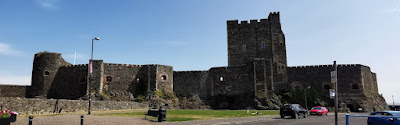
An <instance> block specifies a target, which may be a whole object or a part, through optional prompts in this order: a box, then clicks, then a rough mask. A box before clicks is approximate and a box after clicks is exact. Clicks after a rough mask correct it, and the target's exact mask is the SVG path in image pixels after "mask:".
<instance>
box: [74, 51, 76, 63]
mask: <svg viewBox="0 0 400 125" xmlns="http://www.w3.org/2000/svg"><path fill="white" fill-rule="evenodd" d="M75 60H76V50H75V56H74V65H75Z"/></svg>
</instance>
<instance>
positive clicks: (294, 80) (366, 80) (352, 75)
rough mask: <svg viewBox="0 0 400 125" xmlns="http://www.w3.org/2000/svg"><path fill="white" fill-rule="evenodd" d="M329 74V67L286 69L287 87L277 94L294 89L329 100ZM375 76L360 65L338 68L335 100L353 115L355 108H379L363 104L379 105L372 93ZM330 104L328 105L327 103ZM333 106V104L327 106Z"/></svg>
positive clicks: (375, 94)
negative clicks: (300, 89) (319, 95)
mask: <svg viewBox="0 0 400 125" xmlns="http://www.w3.org/2000/svg"><path fill="white" fill-rule="evenodd" d="M332 70H333V66H332V65H317V66H296V67H288V76H289V78H288V80H289V82H288V85H287V86H277V87H276V88H277V89H279V90H280V91H282V90H290V89H293V88H295V87H308V86H310V87H311V88H313V89H315V90H317V91H318V92H319V93H321V95H323V96H324V97H325V101H326V102H331V101H330V99H329V89H332V88H333V87H332V83H331V81H330V80H331V76H330V72H331V71H332ZM375 87H376V74H375V73H373V72H371V70H370V68H369V67H368V66H364V65H360V64H347V65H338V92H339V93H338V94H339V100H340V101H341V102H344V103H346V104H347V106H348V107H349V108H350V109H351V110H352V111H355V109H356V108H358V107H363V108H365V109H366V110H367V109H368V108H369V109H368V110H371V109H372V108H371V107H381V105H383V104H382V103H379V104H380V105H374V104H372V103H375V102H372V101H370V102H368V101H366V100H372V98H377V99H376V100H378V101H382V99H381V97H380V95H379V93H378V91H377V90H376V88H375ZM331 103H332V102H331ZM329 105H333V104H329Z"/></svg>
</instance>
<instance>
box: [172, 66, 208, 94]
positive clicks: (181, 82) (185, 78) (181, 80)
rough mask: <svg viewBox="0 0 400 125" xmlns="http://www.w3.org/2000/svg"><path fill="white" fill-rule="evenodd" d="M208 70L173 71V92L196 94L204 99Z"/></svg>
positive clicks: (206, 91) (206, 89)
mask: <svg viewBox="0 0 400 125" xmlns="http://www.w3.org/2000/svg"><path fill="white" fill-rule="evenodd" d="M207 79H208V71H174V81H173V83H174V92H175V94H176V96H180V97H190V96H194V95H197V96H199V97H200V98H203V99H205V98H206V97H207V93H208V91H209V89H208V88H209V86H208V85H207Z"/></svg>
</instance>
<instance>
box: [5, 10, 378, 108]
mask: <svg viewBox="0 0 400 125" xmlns="http://www.w3.org/2000/svg"><path fill="white" fill-rule="evenodd" d="M227 33H228V43H227V45H228V46H227V49H228V66H224V67H212V68H210V69H209V70H206V71H174V70H173V67H172V66H167V65H130V64H113V63H105V62H103V60H93V77H92V78H91V80H90V82H87V76H88V65H87V64H81V65H71V64H70V63H68V62H66V61H65V60H64V59H63V58H62V57H61V54H59V53H52V52H40V53H37V54H35V56H34V63H33V70H32V85H31V86H6V85H3V86H0V90H1V92H2V93H0V94H1V96H10V97H27V98H54V99H79V98H82V97H84V96H85V95H87V94H88V92H89V91H90V92H92V93H97V94H99V93H100V94H106V95H107V96H110V97H111V98H112V99H113V100H117V101H126V100H132V99H134V98H135V97H137V96H139V95H143V96H146V97H148V98H151V97H152V95H154V93H155V92H156V91H163V92H174V93H175V94H176V96H178V97H191V96H198V97H199V98H200V99H201V100H202V101H203V102H204V103H205V104H207V105H209V106H211V107H212V108H215V109H243V108H248V107H254V108H257V106H259V105H260V104H261V105H266V106H268V103H266V101H267V100H268V99H269V98H271V97H272V96H273V95H274V94H277V93H280V92H282V91H288V90H291V89H294V88H298V87H300V88H302V87H308V86H310V87H312V88H313V89H315V90H317V91H318V93H320V94H321V95H324V97H325V98H326V99H327V100H329V89H331V88H332V84H331V83H330V72H331V71H332V69H333V66H332V65H316V66H292V67H288V66H287V57H286V42H285V35H284V33H283V32H282V30H281V24H280V15H279V12H273V13H270V14H269V16H268V18H267V19H261V20H250V22H248V21H240V22H239V21H238V20H230V21H227ZM338 79H339V83H338V86H339V88H338V89H339V99H340V101H341V102H342V103H344V104H346V106H347V107H348V108H350V110H352V111H356V109H357V108H360V107H361V108H363V110H365V111H371V110H372V109H373V108H379V107H381V106H382V105H386V102H385V100H384V99H383V97H382V96H381V95H379V93H378V86H377V79H376V74H375V73H373V72H371V70H370V68H369V67H368V66H365V65H360V64H343V65H338ZM89 89H90V90H89Z"/></svg>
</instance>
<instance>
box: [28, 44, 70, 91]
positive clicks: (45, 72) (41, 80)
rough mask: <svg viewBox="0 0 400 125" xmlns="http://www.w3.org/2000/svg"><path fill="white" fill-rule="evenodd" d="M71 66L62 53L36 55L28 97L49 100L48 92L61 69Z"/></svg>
mask: <svg viewBox="0 0 400 125" xmlns="http://www.w3.org/2000/svg"><path fill="white" fill-rule="evenodd" d="M66 65H70V63H68V62H66V61H65V60H64V59H63V58H62V57H61V54H60V53H53V52H46V51H45V52H40V53H37V54H35V56H34V60H33V68H32V85H31V86H28V87H27V89H26V97H29V98H34V97H41V98H47V95H48V91H49V90H50V87H51V85H52V83H53V80H54V78H55V76H56V74H57V72H58V69H59V67H61V66H66Z"/></svg>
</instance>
